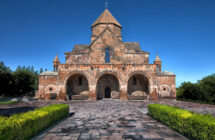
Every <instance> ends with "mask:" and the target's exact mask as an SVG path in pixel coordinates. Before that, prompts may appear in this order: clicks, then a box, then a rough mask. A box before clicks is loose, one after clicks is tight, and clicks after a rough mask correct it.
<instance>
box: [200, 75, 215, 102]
mask: <svg viewBox="0 0 215 140" xmlns="http://www.w3.org/2000/svg"><path fill="white" fill-rule="evenodd" d="M198 82H199V84H200V88H201V93H202V98H203V99H204V100H207V101H209V102H214V103H215V74H212V75H209V76H206V77H204V78H203V79H202V80H200V81H198Z"/></svg>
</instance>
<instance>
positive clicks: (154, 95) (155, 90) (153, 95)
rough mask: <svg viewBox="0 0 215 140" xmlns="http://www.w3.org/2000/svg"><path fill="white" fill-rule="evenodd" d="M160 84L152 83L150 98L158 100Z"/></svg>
mask: <svg viewBox="0 0 215 140" xmlns="http://www.w3.org/2000/svg"><path fill="white" fill-rule="evenodd" d="M158 97H159V95H158V86H157V85H151V86H150V90H149V100H158Z"/></svg>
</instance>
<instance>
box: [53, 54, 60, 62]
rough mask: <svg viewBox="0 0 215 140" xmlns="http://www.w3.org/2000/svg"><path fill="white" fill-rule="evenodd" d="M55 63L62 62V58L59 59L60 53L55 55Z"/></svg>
mask: <svg viewBox="0 0 215 140" xmlns="http://www.w3.org/2000/svg"><path fill="white" fill-rule="evenodd" d="M53 62H54V63H60V60H59V58H58V55H57V54H56V56H55V59H54V61H53Z"/></svg>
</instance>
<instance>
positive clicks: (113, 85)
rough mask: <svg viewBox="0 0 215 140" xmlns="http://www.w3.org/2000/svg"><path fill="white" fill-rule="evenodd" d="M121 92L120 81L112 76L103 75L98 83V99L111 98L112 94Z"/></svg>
mask: <svg viewBox="0 0 215 140" xmlns="http://www.w3.org/2000/svg"><path fill="white" fill-rule="evenodd" d="M113 91H116V92H119V81H118V79H117V78H116V77H115V76H114V75H111V74H104V75H102V76H101V77H100V78H99V79H98V82H97V87H96V92H97V99H98V100H101V99H103V98H111V92H113Z"/></svg>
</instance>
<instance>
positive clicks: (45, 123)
mask: <svg viewBox="0 0 215 140" xmlns="http://www.w3.org/2000/svg"><path fill="white" fill-rule="evenodd" d="M68 115H69V105H66V104H53V105H49V106H46V107H42V108H39V109H36V110H34V111H29V112H26V113H20V114H15V115H12V116H10V117H4V116H3V117H0V140H28V139H30V138H32V137H34V136H35V135H37V134H38V133H39V132H41V131H43V130H45V129H46V128H48V127H49V126H51V125H52V124H53V123H56V122H57V121H60V120H61V119H63V118H65V117H67V116H68Z"/></svg>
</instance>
